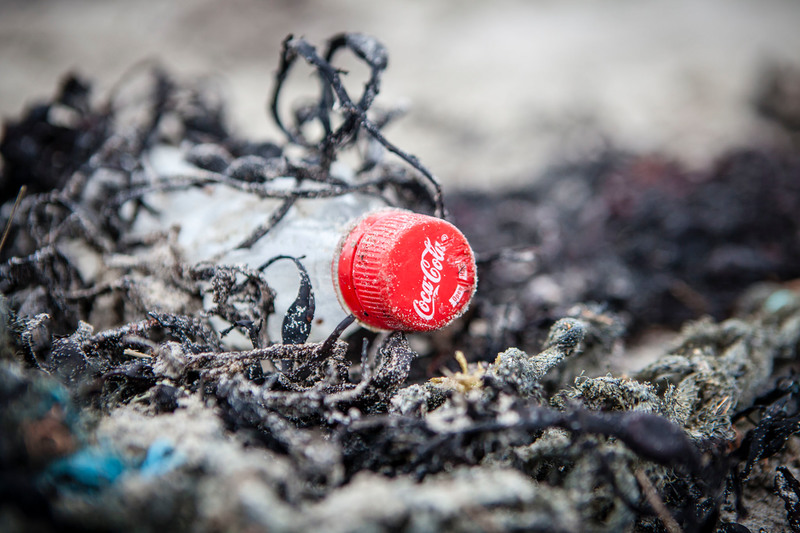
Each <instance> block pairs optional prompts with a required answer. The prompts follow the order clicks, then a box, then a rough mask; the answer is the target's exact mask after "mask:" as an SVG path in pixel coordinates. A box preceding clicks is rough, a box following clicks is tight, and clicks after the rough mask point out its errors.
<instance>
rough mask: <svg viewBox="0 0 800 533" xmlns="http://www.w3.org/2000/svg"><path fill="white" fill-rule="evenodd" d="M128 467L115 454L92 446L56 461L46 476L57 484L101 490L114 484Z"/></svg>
mask: <svg viewBox="0 0 800 533" xmlns="http://www.w3.org/2000/svg"><path fill="white" fill-rule="evenodd" d="M126 469H127V466H126V465H125V463H124V462H123V461H122V459H120V458H119V457H118V456H117V455H116V454H115V453H113V452H110V451H108V450H106V449H103V448H99V447H94V446H90V447H88V448H83V449H82V450H79V451H77V452H75V453H73V454H72V455H70V456H68V457H64V458H62V459H59V460H57V461H54V462H53V463H52V464H50V466H49V467H48V468H47V470H46V471H45V475H46V476H47V477H48V478H50V479H52V480H53V481H55V482H56V483H59V482H65V483H66V484H67V485H68V486H69V485H72V486H73V487H74V488H84V489H100V488H102V487H105V486H108V485H110V484H112V483H113V482H114V481H116V479H117V478H118V477H119V476H120V475H122V474H123V472H125V470H126Z"/></svg>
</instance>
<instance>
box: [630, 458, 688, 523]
mask: <svg viewBox="0 0 800 533" xmlns="http://www.w3.org/2000/svg"><path fill="white" fill-rule="evenodd" d="M634 475H635V476H636V479H637V480H638V481H639V485H641V487H642V492H643V493H644V497H645V498H646V499H647V503H649V504H650V506H651V507H652V508H653V510H654V511H655V512H656V514H657V515H658V517H659V518H660V519H661V522H662V523H663V524H664V527H665V528H666V529H667V531H669V533H683V530H682V529H681V526H680V525H679V524H678V522H677V521H676V520H675V518H673V516H672V515H671V514H670V512H669V510H668V509H667V506H666V505H664V501H663V500H662V499H661V496H659V495H658V491H656V488H655V487H654V486H653V484H652V483H651V482H650V480H649V479H648V478H647V475H646V474H645V473H644V472H643V471H641V470H637V471H636V472H634Z"/></svg>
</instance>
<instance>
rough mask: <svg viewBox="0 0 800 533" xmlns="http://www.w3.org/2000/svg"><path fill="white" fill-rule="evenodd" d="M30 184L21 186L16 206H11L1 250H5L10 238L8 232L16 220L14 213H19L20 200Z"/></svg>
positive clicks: (0, 242) (1, 240)
mask: <svg viewBox="0 0 800 533" xmlns="http://www.w3.org/2000/svg"><path fill="white" fill-rule="evenodd" d="M27 190H28V186H27V185H23V186H22V187H20V188H19V193H17V199H16V201H15V202H14V207H12V208H11V214H10V215H9V217H8V222H6V229H5V230H4V231H3V238H2V239H0V252H2V251H3V246H5V244H6V239H7V238H8V234H9V232H10V231H11V223H12V222H13V221H14V215H15V214H17V208H18V207H19V204H20V202H21V201H22V197H23V196H25V192H27Z"/></svg>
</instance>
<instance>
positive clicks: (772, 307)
mask: <svg viewBox="0 0 800 533" xmlns="http://www.w3.org/2000/svg"><path fill="white" fill-rule="evenodd" d="M795 297H796V295H795V293H794V292H792V291H790V290H788V289H781V290H778V291H775V292H773V293H772V294H770V295H769V298H767V301H766V302H764V309H766V310H767V311H768V312H770V313H774V312H776V311H780V310H781V309H782V308H784V307H786V306H787V305H790V304H791V303H792V302H793V301H794V299H795Z"/></svg>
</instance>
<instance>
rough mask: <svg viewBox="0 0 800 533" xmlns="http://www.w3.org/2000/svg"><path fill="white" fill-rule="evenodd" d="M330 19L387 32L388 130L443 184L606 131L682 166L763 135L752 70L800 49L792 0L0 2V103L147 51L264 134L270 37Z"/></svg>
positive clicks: (236, 121) (14, 110) (601, 136)
mask: <svg viewBox="0 0 800 533" xmlns="http://www.w3.org/2000/svg"><path fill="white" fill-rule="evenodd" d="M340 31H362V32H365V33H369V34H371V35H373V36H375V37H377V38H378V39H379V40H380V41H382V42H383V43H384V44H385V45H386V46H387V48H388V50H389V53H390V63H389V69H388V71H387V73H386V75H385V77H384V81H383V91H382V93H381V96H380V97H379V100H378V103H382V104H383V105H385V106H393V105H398V104H399V105H407V106H408V114H407V116H406V117H405V118H403V119H402V120H401V121H399V122H397V123H395V124H393V125H392V126H391V127H390V128H389V129H388V130H387V131H386V133H387V136H388V137H389V139H390V140H392V141H393V142H395V143H396V144H398V145H399V146H400V147H402V148H404V149H406V150H407V151H410V152H411V153H414V154H416V155H418V156H419V157H420V158H421V159H422V161H423V162H424V163H426V164H427V166H428V167H429V168H431V169H432V170H433V171H434V173H436V174H437V175H438V176H439V177H440V178H441V179H442V180H443V181H444V182H445V184H446V185H447V186H449V187H455V186H470V187H473V186H474V187H487V186H493V185H495V184H498V183H500V184H517V183H519V182H521V181H522V180H526V179H531V178H532V177H533V176H535V175H537V174H538V173H539V172H540V171H541V169H543V168H545V167H546V166H547V165H549V164H551V163H553V162H563V161H565V160H566V161H569V160H573V159H581V158H585V157H587V156H590V155H591V154H592V153H593V152H595V151H597V150H600V149H602V148H603V147H606V146H609V145H610V146H615V147H619V148H623V149H626V150H631V151H637V152H658V153H661V154H665V155H667V156H671V157H676V158H678V159H680V160H681V161H683V162H684V163H685V164H687V165H688V166H690V167H693V166H703V165H706V164H707V163H708V162H709V161H710V160H713V159H714V158H715V157H717V156H718V155H719V154H721V153H723V152H724V151H725V150H727V149H730V148H733V147H736V146H740V145H744V144H750V145H752V144H759V143H771V142H774V141H775V140H776V136H778V135H779V133H778V132H777V131H774V130H773V129H772V127H771V126H770V125H769V124H767V123H766V122H764V121H763V120H762V119H760V118H759V117H758V116H757V114H756V113H755V111H754V110H753V106H752V99H753V97H754V94H755V92H756V90H757V88H758V84H759V79H760V77H761V76H762V75H763V72H764V69H765V68H767V67H768V66H770V65H795V66H799V65H800V2H797V1H794V0H762V1H760V2H752V1H744V0H705V1H697V0H673V1H670V2H666V1H632V0H607V1H603V2H583V1H577V2H556V1H521V0H499V1H493V2H478V1H471V0H446V1H440V2H431V1H428V2H422V1H408V0H383V1H380V2H371V1H367V0H343V1H336V2H322V1H317V2H312V1H302V0H283V1H278V0H270V1H267V0H264V1H259V0H228V1H225V2H220V1H212V0H182V1H165V0H137V1H135V2H134V1H130V0H103V1H91V0H0V116H2V117H3V118H12V117H16V116H18V115H19V114H20V113H21V112H22V110H23V108H24V107H25V106H26V105H28V104H30V103H33V102H35V101H36V100H37V99H41V98H47V97H49V96H51V95H52V94H53V93H54V91H55V89H56V86H57V83H58V80H59V79H60V78H61V77H62V75H63V74H64V73H66V72H67V71H70V70H72V71H76V72H78V73H79V74H81V75H82V76H84V77H85V78H88V79H90V80H93V81H94V82H95V85H94V87H95V90H96V96H102V95H103V94H104V93H105V92H106V91H108V90H109V88H110V87H111V86H112V85H113V83H114V82H115V81H116V80H118V79H119V78H120V77H121V76H122V75H123V73H124V72H125V71H126V70H127V69H129V68H130V67H131V66H132V65H133V64H134V63H136V62H137V61H140V60H142V59H145V58H157V59H159V60H160V61H161V62H162V63H163V64H164V65H166V67H167V68H168V69H169V71H170V72H172V73H173V74H175V75H176V76H178V77H179V78H181V79H187V78H188V79H191V78H194V77H198V76H204V77H209V76H210V77H212V78H214V79H215V82H216V83H218V85H219V86H220V87H221V88H222V90H223V93H224V95H225V98H226V100H227V102H228V105H229V110H230V122H231V124H232V126H233V128H234V129H235V130H236V131H239V132H241V133H242V134H244V135H247V136H250V137H253V138H275V137H276V136H277V135H278V134H277V131H276V129H275V128H274V126H273V125H272V123H271V119H270V118H269V117H268V116H267V113H266V112H265V108H266V105H265V104H266V101H267V97H268V95H269V91H270V89H271V87H272V76H273V74H274V72H275V69H276V66H277V62H278V54H279V50H280V45H281V41H282V40H283V38H284V37H285V36H286V35H287V34H289V33H293V34H295V35H299V36H305V37H306V38H308V39H309V40H310V41H311V42H313V43H316V44H318V45H319V47H323V46H324V41H325V39H327V38H328V37H330V36H331V35H333V34H334V33H337V32H340ZM354 74H355V73H354ZM778 140H779V139H778Z"/></svg>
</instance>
